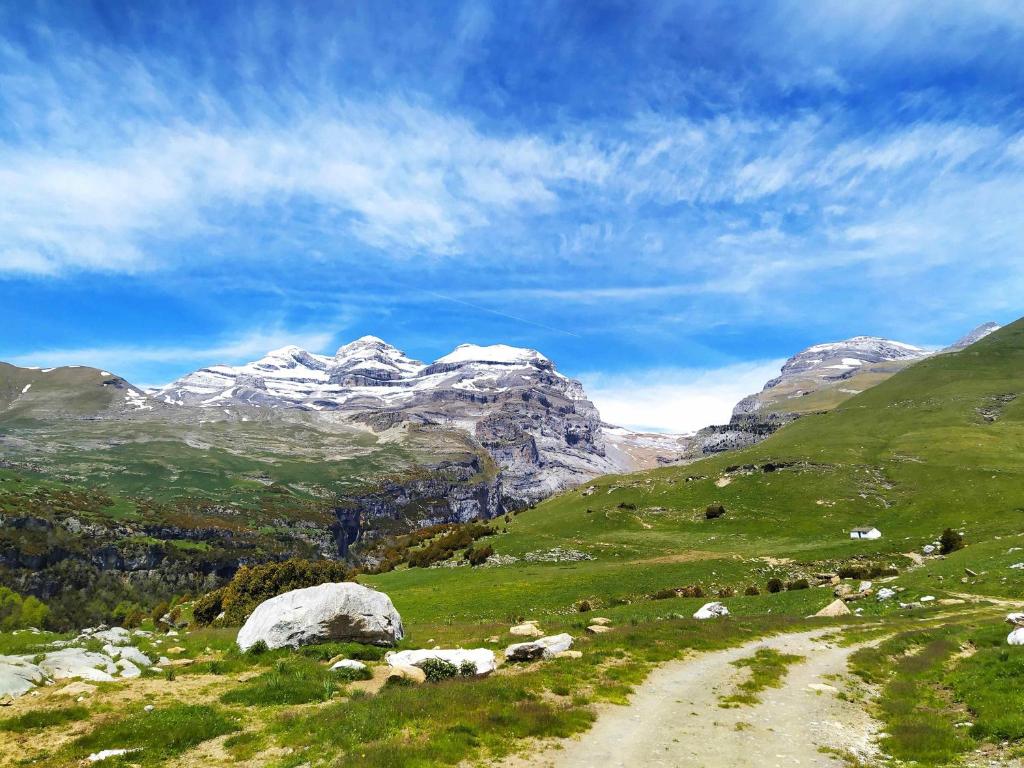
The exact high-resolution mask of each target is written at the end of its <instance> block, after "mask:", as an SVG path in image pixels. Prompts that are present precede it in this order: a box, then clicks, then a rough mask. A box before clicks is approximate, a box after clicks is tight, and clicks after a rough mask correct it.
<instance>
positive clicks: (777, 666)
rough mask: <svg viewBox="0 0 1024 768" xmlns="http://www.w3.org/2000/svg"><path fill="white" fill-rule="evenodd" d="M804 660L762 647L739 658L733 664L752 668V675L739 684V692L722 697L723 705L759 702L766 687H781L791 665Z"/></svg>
mask: <svg viewBox="0 0 1024 768" xmlns="http://www.w3.org/2000/svg"><path fill="white" fill-rule="evenodd" d="M802 660H803V656H797V655H796V654H792V653H779V652H778V651H776V650H775V649H774V648H760V649H758V650H757V652H756V653H755V654H754V655H753V656H751V657H749V658H746V659H737V660H736V661H734V662H732V664H733V666H734V667H739V668H740V669H748V670H750V677H748V678H747V679H746V680H744V681H743V682H742V683H740V684H739V685H738V686H737V690H738V692H737V693H734V694H730V695H729V696H723V697H721V706H740V705H752V704H757V703H758V702H759V701H760V698H759V697H758V695H757V694H759V693H760V692H761V691H763V690H765V689H766V688H779V687H780V686H781V685H782V680H783V678H784V677H785V676H786V672H787V670H788V669H789V667H790V665H792V664H796V663H797V662H798V661H802Z"/></svg>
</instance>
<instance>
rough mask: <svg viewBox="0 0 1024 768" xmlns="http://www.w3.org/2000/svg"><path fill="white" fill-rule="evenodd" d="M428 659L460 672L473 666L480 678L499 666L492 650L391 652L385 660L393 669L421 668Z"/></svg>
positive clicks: (437, 649)
mask: <svg viewBox="0 0 1024 768" xmlns="http://www.w3.org/2000/svg"><path fill="white" fill-rule="evenodd" d="M427 659H440V660H441V661H447V662H448V663H449V664H452V665H454V666H455V668H456V669H459V670H461V669H462V668H463V665H464V664H472V665H473V667H474V668H475V670H476V672H475V674H476V675H478V676H480V675H489V674H490V673H491V672H493V671H494V670H495V669H496V668H497V666H498V662H497V660H496V659H495V657H494V651H492V650H491V649H490V648H467V649H463V648H450V649H444V648H433V649H429V650H428V649H420V650H413V651H398V652H397V653H396V652H391V653H389V654H388V655H387V656H385V657H384V660H385V661H387V663H388V665H389V666H392V667H419V666H420V665H421V664H423V662H425V661H426V660H427Z"/></svg>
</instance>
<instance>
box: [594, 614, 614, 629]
mask: <svg viewBox="0 0 1024 768" xmlns="http://www.w3.org/2000/svg"><path fill="white" fill-rule="evenodd" d="M590 623H591V624H597V625H598V626H599V627H606V626H608V625H609V624H611V623H612V620H611V619H606V618H605V617H604V616H595V617H594V618H592V619H590Z"/></svg>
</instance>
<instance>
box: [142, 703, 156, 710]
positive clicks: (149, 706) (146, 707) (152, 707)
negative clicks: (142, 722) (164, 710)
mask: <svg viewBox="0 0 1024 768" xmlns="http://www.w3.org/2000/svg"><path fill="white" fill-rule="evenodd" d="M154 709H156V707H154V706H153V705H152V704H147V705H146V706H144V707H143V708H142V711H143V712H152V711H153V710H154Z"/></svg>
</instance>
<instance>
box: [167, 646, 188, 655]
mask: <svg viewBox="0 0 1024 768" xmlns="http://www.w3.org/2000/svg"><path fill="white" fill-rule="evenodd" d="M167 652H168V653H173V654H179V653H184V652H185V649H184V648H182V647H181V646H180V645H176V646H174V647H173V648H168V649H167Z"/></svg>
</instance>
